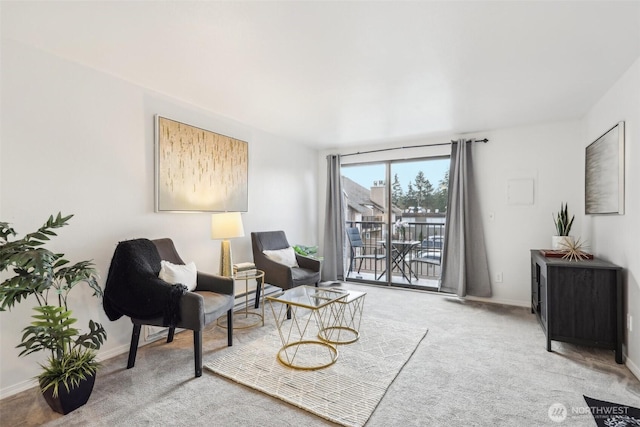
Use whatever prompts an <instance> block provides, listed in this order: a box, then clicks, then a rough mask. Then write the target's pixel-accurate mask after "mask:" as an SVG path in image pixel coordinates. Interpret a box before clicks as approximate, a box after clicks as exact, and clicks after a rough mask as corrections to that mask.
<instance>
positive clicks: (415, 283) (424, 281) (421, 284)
mask: <svg viewBox="0 0 640 427" xmlns="http://www.w3.org/2000/svg"><path fill="white" fill-rule="evenodd" d="M378 274H380V273H378ZM392 277H393V280H392V282H391V285H392V286H393V285H399V286H403V287H405V286H411V287H415V288H418V289H424V290H429V291H437V290H438V282H439V280H438V278H436V277H420V276H418V279H417V280H416V278H415V277H412V278H411V282H409V281H408V280H407V279H406V278H405V277H404V276H403V275H402V274H401V273H399V272H393V276H392ZM349 279H352V280H354V281H356V280H357V281H361V280H362V281H366V282H371V283H378V284H381V285H386V284H387V283H386V277H385V276H383V277H381V278H380V280H376V276H375V274H374V273H373V271H371V272H369V271H364V270H360V273H357V272H355V271H352V272H350V273H349V275H348V276H347V280H349Z"/></svg>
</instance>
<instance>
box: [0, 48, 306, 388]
mask: <svg viewBox="0 0 640 427" xmlns="http://www.w3.org/2000/svg"><path fill="white" fill-rule="evenodd" d="M1 65H2V69H1V72H2V75H1V79H2V80H1V84H2V87H1V89H2V113H3V114H2V130H1V138H2V139H1V141H2V146H1V150H2V158H1V162H2V163H1V169H0V183H1V192H0V206H1V207H2V209H1V211H0V218H1V220H2V221H7V222H11V223H12V224H13V226H14V228H15V229H16V230H17V231H18V232H19V233H20V234H23V233H26V232H31V231H33V230H34V229H35V228H37V227H39V226H40V225H42V224H43V223H44V222H45V221H46V219H47V217H48V216H49V215H50V214H55V213H57V212H58V211H62V213H63V214H75V217H74V218H72V219H71V221H70V224H69V226H67V227H65V228H64V229H62V230H61V231H60V233H59V237H58V238H56V239H55V240H54V241H53V242H52V245H51V247H52V248H53V249H54V250H56V251H60V252H63V253H65V254H66V255H67V257H68V259H70V260H71V261H79V260H83V259H93V260H94V261H95V263H96V266H97V268H98V270H99V271H100V273H101V277H102V279H101V284H104V281H105V280H106V275H107V271H108V267H109V263H110V260H111V256H112V255H113V250H114V249H115V246H116V244H117V242H118V241H121V240H125V239H129V238H138V237H147V238H157V237H165V236H167V237H171V238H173V239H174V241H175V244H176V246H177V248H178V251H179V252H180V254H181V255H182V257H183V258H184V259H185V260H188V261H190V260H193V261H195V262H196V265H197V266H198V268H199V269H201V270H203V271H209V272H217V271H218V260H219V256H220V255H219V250H220V242H219V241H212V240H211V239H210V237H209V233H210V225H209V224H210V215H208V214H205V213H192V214H173V213H154V212H153V209H154V149H153V147H154V135H153V123H154V122H153V117H154V114H161V115H164V116H166V117H170V118H174V119H176V120H181V121H184V122H187V123H189V124H193V125H196V126H200V127H203V128H206V129H210V130H212V131H215V132H219V133H223V134H226V135H229V136H232V137H235V138H239V139H242V140H245V141H248V142H249V212H248V213H246V214H243V221H244V227H245V233H246V236H245V237H244V238H240V239H234V240H233V241H232V243H231V245H232V248H233V251H234V259H235V260H236V261H250V260H251V259H252V255H251V241H250V235H249V233H250V232H251V231H257V230H268V229H283V230H286V232H287V236H288V237H289V240H290V241H291V243H306V244H315V243H317V242H318V238H317V227H316V224H317V211H318V205H317V200H318V199H317V194H316V188H317V186H316V181H317V168H316V165H317V152H316V151H315V150H312V149H309V148H305V147H303V146H301V145H299V144H294V143H292V142H288V141H282V140H280V139H278V138H276V137H273V136H271V135H268V134H265V133H264V132H260V131H259V130H256V129H253V128H250V127H248V126H245V125H243V124H241V123H237V122H234V121H232V120H229V119H226V118H224V117H221V116H219V115H214V114H211V113H208V112H206V111H202V110H199V109H197V108H195V107H193V106H190V105H187V104H184V103H182V102H180V101H178V100H175V99H170V98H168V97H165V96H162V95H161V94H158V93H154V92H152V91H150V90H146V89H144V88H142V87H139V86H136V85H132V84H130V83H127V82H125V81H122V80H120V79H117V78H114V77H112V76H109V75H106V74H104V73H101V72H98V71H95V70H92V69H89V68H86V67H83V66H80V65H78V64H74V63H71V62H68V61H65V60H63V59H60V58H56V57H54V56H51V55H49V54H47V53H44V52H41V51H38V50H34V49H32V48H29V47H26V46H24V45H21V44H18V43H15V42H13V41H9V40H6V39H5V40H3V42H2V64H1ZM177 78H178V77H177ZM247 102H249V100H248V101H247ZM80 291H81V292H77V290H74V292H73V293H72V300H73V301H72V303H71V305H72V308H73V309H74V314H76V315H77V317H78V318H79V325H80V326H81V327H82V328H84V327H86V326H85V325H86V324H87V322H88V320H89V319H94V320H96V321H100V322H102V323H103V324H104V325H105V327H106V328H107V332H108V339H107V342H106V345H104V346H103V349H102V350H101V351H100V354H99V355H100V357H101V358H106V357H111V356H113V355H115V354H119V353H121V352H124V351H127V350H128V343H129V340H130V336H131V335H130V334H131V323H130V321H129V320H128V319H124V318H123V319H120V320H118V321H116V322H110V321H109V320H108V319H107V318H106V316H105V314H104V311H103V310H102V306H101V303H100V302H99V301H98V300H97V299H95V298H92V297H91V292H89V291H85V290H84V289H82V290H80ZM31 303H32V304H29V302H27V303H24V302H23V303H22V304H20V305H19V306H18V307H17V308H16V309H14V310H13V311H11V312H3V313H0V329H1V331H2V333H1V335H0V398H2V397H5V396H7V395H10V394H13V393H16V392H18V391H20V390H22V389H24V388H27V387H29V386H32V385H33V382H32V380H31V378H32V377H33V376H34V375H36V374H37V373H38V371H39V369H38V364H37V363H38V362H40V361H42V359H40V358H39V357H37V356H28V357H24V358H18V357H17V355H18V353H19V351H18V350H17V349H15V346H16V345H17V344H18V343H19V342H20V337H21V330H22V328H24V327H25V326H26V325H27V324H28V323H29V322H30V315H31V311H30V307H31V306H33V305H35V302H34V301H32V302H31Z"/></svg>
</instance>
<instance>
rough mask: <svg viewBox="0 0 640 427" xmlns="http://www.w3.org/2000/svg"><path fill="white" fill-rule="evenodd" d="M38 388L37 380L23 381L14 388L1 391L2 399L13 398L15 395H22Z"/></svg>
mask: <svg viewBox="0 0 640 427" xmlns="http://www.w3.org/2000/svg"><path fill="white" fill-rule="evenodd" d="M37 386H38V381H36V379H35V378H32V379H29V380H26V381H22V382H20V383H18V384H14V385H12V386H9V387H7V388H3V389H2V390H0V399H4V398H7V397H9V396H13V395H14V394H18V393H21V392H23V391H25V390H29V389H30V388H33V387H37Z"/></svg>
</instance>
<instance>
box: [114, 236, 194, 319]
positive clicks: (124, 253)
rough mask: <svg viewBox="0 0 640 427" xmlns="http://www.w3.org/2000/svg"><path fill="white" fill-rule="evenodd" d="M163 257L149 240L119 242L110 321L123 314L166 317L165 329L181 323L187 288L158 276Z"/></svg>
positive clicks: (115, 256) (139, 316) (115, 261)
mask: <svg viewBox="0 0 640 427" xmlns="http://www.w3.org/2000/svg"><path fill="white" fill-rule="evenodd" d="M159 272H160V255H159V253H158V249H157V248H156V246H155V245H154V244H153V242H151V240H148V239H135V240H127V241H124V242H120V243H118V246H117V247H116V250H115V252H114V254H113V259H112V260H111V266H110V267H109V274H108V276H107V282H106V285H105V290H104V299H103V307H104V311H105V312H106V314H107V317H109V319H110V320H117V319H119V318H120V317H122V316H123V315H125V316H129V317H132V318H137V319H151V318H155V317H159V316H162V317H163V321H164V323H165V325H164V326H175V325H176V324H177V323H178V322H179V321H180V299H181V298H182V295H184V293H185V292H186V291H187V288H186V286H184V285H181V284H176V285H173V284H170V283H167V282H165V281H163V280H162V279H160V278H159V277H158V274H159Z"/></svg>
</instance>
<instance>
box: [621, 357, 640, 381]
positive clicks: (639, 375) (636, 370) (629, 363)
mask: <svg viewBox="0 0 640 427" xmlns="http://www.w3.org/2000/svg"><path fill="white" fill-rule="evenodd" d="M624 364H625V365H626V366H627V368H629V370H630V371H631V373H632V374H633V375H635V376H636V378H637V379H639V380H640V367H638V365H636V364H635V363H634V362H633V360H631V359H629V358H628V357H627V360H626V361H625V363H624Z"/></svg>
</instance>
